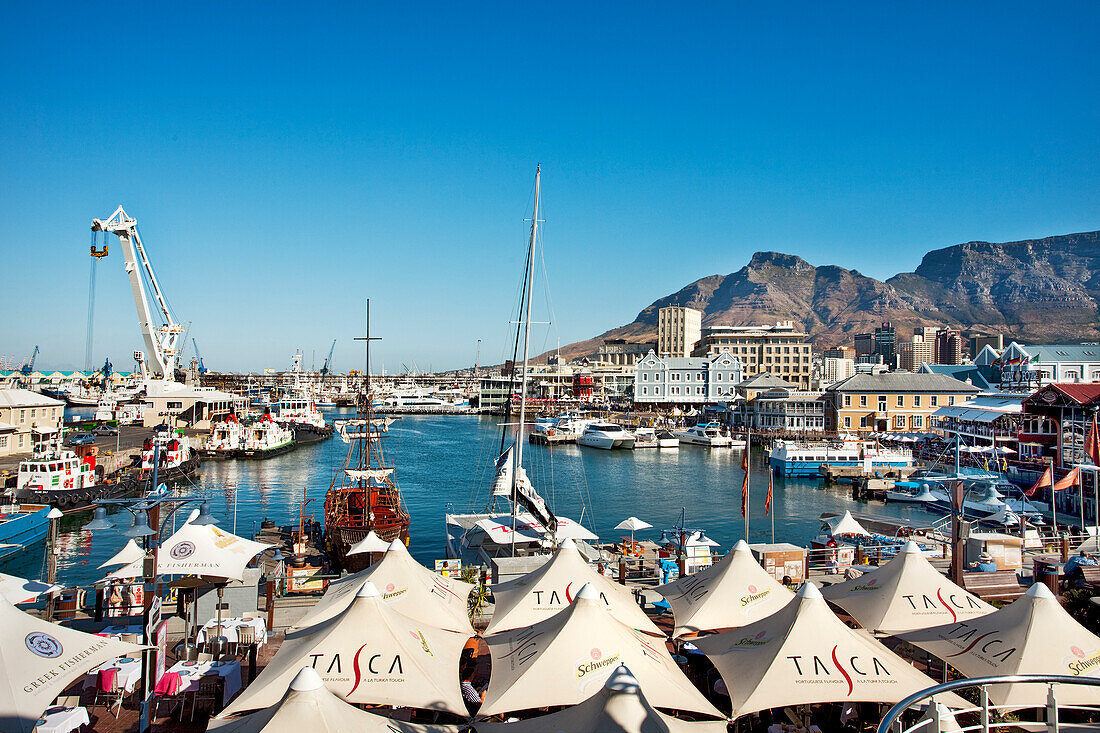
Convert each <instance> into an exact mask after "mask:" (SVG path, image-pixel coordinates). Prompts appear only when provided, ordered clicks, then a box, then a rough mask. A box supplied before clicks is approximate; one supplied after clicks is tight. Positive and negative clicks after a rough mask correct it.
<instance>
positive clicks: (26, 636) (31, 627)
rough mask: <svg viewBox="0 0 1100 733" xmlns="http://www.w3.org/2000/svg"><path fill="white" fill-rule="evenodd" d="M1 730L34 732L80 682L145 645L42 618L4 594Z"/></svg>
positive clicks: (0, 655) (0, 612)
mask: <svg viewBox="0 0 1100 733" xmlns="http://www.w3.org/2000/svg"><path fill="white" fill-rule="evenodd" d="M0 629H3V632H2V633H0V640H2V642H3V643H0V730H4V731H21V732H25V733H30V731H31V730H32V729H33V728H34V727H35V725H36V723H37V722H38V718H39V716H40V715H42V712H43V711H44V710H45V709H46V708H48V707H49V706H50V703H52V702H53V700H54V698H55V697H57V696H58V695H60V694H61V693H63V692H64V691H65V688H67V687H68V686H69V685H70V684H72V683H73V682H74V681H75V680H77V679H79V678H81V677H83V676H84V674H85V673H86V672H87V671H88V670H89V669H92V668H94V667H98V666H99V665H100V664H103V663H104V662H106V661H107V660H109V659H113V658H114V657H119V656H122V655H126V654H131V655H135V654H138V653H140V652H141V650H142V647H141V646H139V645H137V644H127V643H126V642H123V641H117V640H115V639H112V638H110V637H104V636H96V635H95V634H85V633H84V632H82V631H75V630H73V629H67V628H65V627H64V626H57V625H56V624H51V623H48V622H46V621H42V620H41V619H38V618H36V617H34V616H32V615H30V614H29V613H24V612H22V611H20V610H19V609H18V608H16V607H15V606H13V605H12V604H11V603H9V602H8V601H7V600H6V599H3V598H0Z"/></svg>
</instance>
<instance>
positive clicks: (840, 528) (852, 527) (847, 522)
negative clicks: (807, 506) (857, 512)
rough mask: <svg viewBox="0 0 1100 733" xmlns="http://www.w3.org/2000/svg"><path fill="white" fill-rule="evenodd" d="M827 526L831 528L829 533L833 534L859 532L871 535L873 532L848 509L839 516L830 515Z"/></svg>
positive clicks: (826, 521) (826, 522)
mask: <svg viewBox="0 0 1100 733" xmlns="http://www.w3.org/2000/svg"><path fill="white" fill-rule="evenodd" d="M825 526H827V527H828V528H829V534H831V535H834V536H835V535H844V534H859V535H869V534H871V533H870V532H868V531H867V530H866V529H864V528H863V525H862V524H860V523H859V522H857V521H856V518H855V517H853V516H852V513H851V512H850V511H848V510H847V509H845V510H844V513H843V514H841V515H840V516H837V517H829V518H828V519H826V520H825Z"/></svg>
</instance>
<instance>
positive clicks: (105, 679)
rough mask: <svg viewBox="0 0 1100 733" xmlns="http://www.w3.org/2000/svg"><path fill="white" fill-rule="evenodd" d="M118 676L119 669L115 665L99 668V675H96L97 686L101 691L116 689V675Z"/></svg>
mask: <svg viewBox="0 0 1100 733" xmlns="http://www.w3.org/2000/svg"><path fill="white" fill-rule="evenodd" d="M117 676H118V670H117V669H115V668H114V667H110V668H108V669H101V670H99V675H98V676H97V677H96V686H97V687H98V688H99V691H100V692H111V691H112V690H114V689H115V677H117Z"/></svg>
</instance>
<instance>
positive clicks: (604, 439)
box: [577, 422, 634, 450]
mask: <svg viewBox="0 0 1100 733" xmlns="http://www.w3.org/2000/svg"><path fill="white" fill-rule="evenodd" d="M577 445H584V446H587V447H589V448H601V449H603V450H612V449H614V448H623V449H625V450H631V449H632V448H633V447H634V436H633V435H631V434H630V433H628V432H627V431H626V430H623V428H622V427H620V426H619V425H615V424H614V423H608V422H596V423H592V424H591V425H588V426H587V427H585V429H584V432H583V433H581V435H580V437H579V438H577Z"/></svg>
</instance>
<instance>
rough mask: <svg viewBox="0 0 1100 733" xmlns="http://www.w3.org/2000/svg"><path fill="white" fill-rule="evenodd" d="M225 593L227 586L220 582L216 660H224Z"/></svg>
mask: <svg viewBox="0 0 1100 733" xmlns="http://www.w3.org/2000/svg"><path fill="white" fill-rule="evenodd" d="M223 593H225V586H224V585H220V584H219V585H218V635H217V636H216V637H215V638H216V642H215V644H216V645H217V646H216V648H217V651H216V652H215V654H216V656H215V657H214V661H215V662H221V661H222V594H223Z"/></svg>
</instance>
